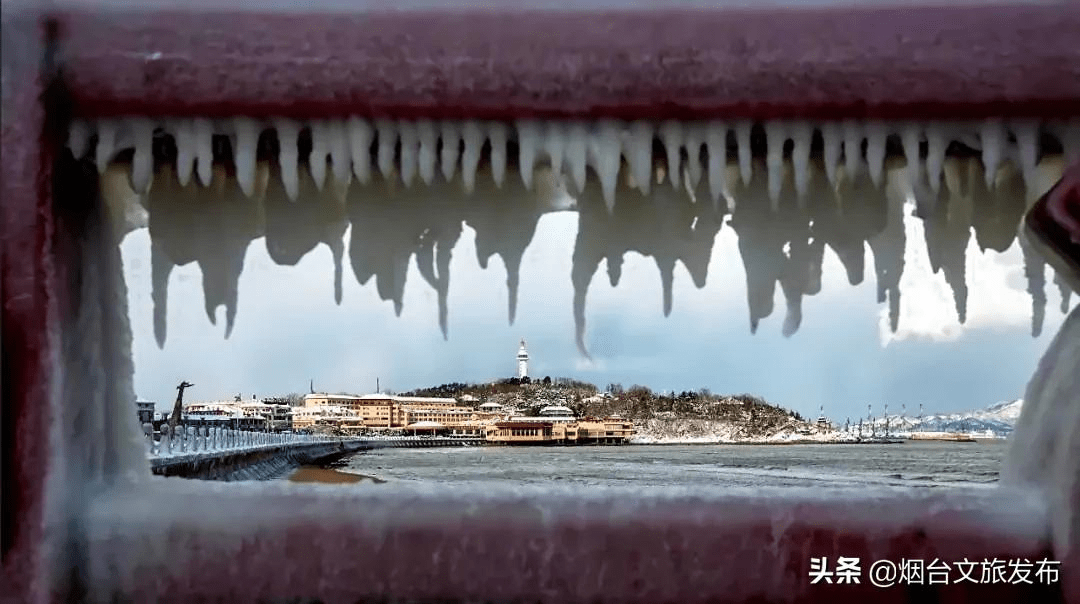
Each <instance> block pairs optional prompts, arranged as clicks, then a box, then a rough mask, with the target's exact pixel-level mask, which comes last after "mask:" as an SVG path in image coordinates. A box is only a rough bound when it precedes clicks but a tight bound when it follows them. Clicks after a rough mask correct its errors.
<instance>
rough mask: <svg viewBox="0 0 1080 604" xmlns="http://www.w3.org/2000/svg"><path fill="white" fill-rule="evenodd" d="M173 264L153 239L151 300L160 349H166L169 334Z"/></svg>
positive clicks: (151, 251) (155, 337)
mask: <svg viewBox="0 0 1080 604" xmlns="http://www.w3.org/2000/svg"><path fill="white" fill-rule="evenodd" d="M172 269H173V262H172V260H170V259H169V256H168V254H166V253H165V250H163V249H162V247H161V244H159V243H157V242H156V241H155V240H154V239H153V237H151V240H150V283H151V291H150V299H151V300H152V301H153V305H154V339H155V340H156V341H157V345H158V348H161V349H164V348H165V336H166V334H167V332H168V329H167V328H168V323H167V321H166V318H167V317H168V304H169V275H171V274H172Z"/></svg>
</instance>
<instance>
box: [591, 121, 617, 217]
mask: <svg viewBox="0 0 1080 604" xmlns="http://www.w3.org/2000/svg"><path fill="white" fill-rule="evenodd" d="M621 129H622V128H621V127H620V125H619V123H618V122H616V121H614V120H603V121H601V122H600V123H599V124H598V125H597V127H596V130H595V131H593V132H592V133H590V135H589V148H588V151H589V153H588V156H589V163H590V164H591V165H592V167H593V169H594V170H596V174H597V175H598V176H599V177H600V189H601V191H602V192H603V195H604V205H606V206H607V210H608V213H609V214H610V213H611V211H612V210H613V209H614V208H615V185H616V183H617V182H618V179H619V164H620V162H621V161H622V145H621V142H620V140H619V133H620V131H621Z"/></svg>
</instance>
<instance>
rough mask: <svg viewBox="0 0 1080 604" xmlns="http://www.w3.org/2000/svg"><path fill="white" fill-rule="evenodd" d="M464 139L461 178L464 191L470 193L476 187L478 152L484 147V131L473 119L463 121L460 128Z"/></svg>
mask: <svg viewBox="0 0 1080 604" xmlns="http://www.w3.org/2000/svg"><path fill="white" fill-rule="evenodd" d="M461 136H462V139H464V141H465V153H463V154H462V156H461V178H462V180H463V181H464V183H465V192H466V193H472V192H473V189H474V188H475V187H476V169H477V167H478V166H479V165H480V153H481V151H482V150H483V147H484V132H483V130H481V129H480V123H479V122H477V121H475V120H469V121H467V122H465V125H464V127H463V128H462V130H461Z"/></svg>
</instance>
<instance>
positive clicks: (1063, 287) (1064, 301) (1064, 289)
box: [1054, 272, 1072, 315]
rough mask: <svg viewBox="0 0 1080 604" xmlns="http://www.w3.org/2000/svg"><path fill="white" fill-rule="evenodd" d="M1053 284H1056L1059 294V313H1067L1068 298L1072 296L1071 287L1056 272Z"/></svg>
mask: <svg viewBox="0 0 1080 604" xmlns="http://www.w3.org/2000/svg"><path fill="white" fill-rule="evenodd" d="M1054 284H1055V285H1057V286H1058V292H1059V293H1060V294H1061V314H1063V315H1064V314H1067V313H1068V312H1069V298H1070V297H1072V287H1070V286H1069V282H1068V281H1066V280H1065V278H1064V277H1062V276H1061V274H1060V273H1058V272H1055V273H1054Z"/></svg>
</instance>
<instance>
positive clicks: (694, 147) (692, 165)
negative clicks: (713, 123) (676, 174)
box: [686, 122, 706, 190]
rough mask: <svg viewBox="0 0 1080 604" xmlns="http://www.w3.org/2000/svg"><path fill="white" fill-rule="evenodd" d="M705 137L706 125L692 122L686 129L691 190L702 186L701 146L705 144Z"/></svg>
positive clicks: (687, 161) (687, 162)
mask: <svg viewBox="0 0 1080 604" xmlns="http://www.w3.org/2000/svg"><path fill="white" fill-rule="evenodd" d="M705 136H706V127H705V124H702V123H700V122H692V123H691V124H690V125H689V126H687V128H686V167H687V173H688V174H689V178H688V180H689V182H690V184H689V185H688V186H687V188H688V189H691V190H694V189H697V188H698V185H699V184H701V176H702V165H701V146H702V145H704V144H705Z"/></svg>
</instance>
